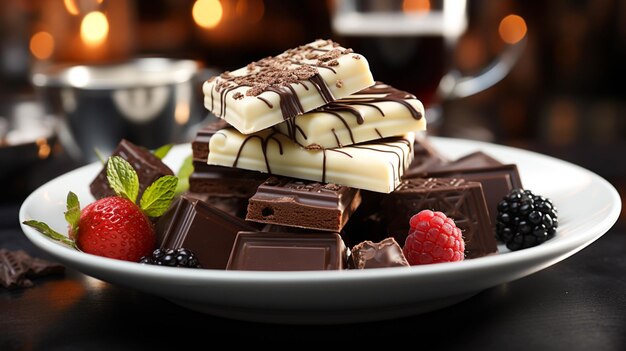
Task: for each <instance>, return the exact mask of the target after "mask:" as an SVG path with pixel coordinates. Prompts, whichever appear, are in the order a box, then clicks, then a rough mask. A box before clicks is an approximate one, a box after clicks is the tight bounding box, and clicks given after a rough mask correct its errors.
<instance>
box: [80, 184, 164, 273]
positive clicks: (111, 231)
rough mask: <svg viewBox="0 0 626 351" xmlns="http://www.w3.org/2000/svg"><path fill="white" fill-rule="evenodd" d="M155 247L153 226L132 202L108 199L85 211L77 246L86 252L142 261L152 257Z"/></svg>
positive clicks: (117, 197) (114, 197) (82, 212)
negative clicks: (144, 258)
mask: <svg viewBox="0 0 626 351" xmlns="http://www.w3.org/2000/svg"><path fill="white" fill-rule="evenodd" d="M155 244H156V236H155V234H154V228H153V226H152V223H151V222H150V220H149V219H148V218H147V217H146V215H144V214H143V212H141V209H140V208H139V207H138V206H137V205H135V204H134V203H133V202H131V201H130V200H128V199H125V198H122V197H119V196H111V197H106V198H104V199H100V200H98V201H96V202H93V203H91V204H89V205H88V206H87V207H85V208H84V209H83V210H82V211H81V214H80V220H79V222H78V232H77V233H76V245H77V246H78V248H79V249H81V250H83V251H84V252H87V253H90V254H94V255H98V256H104V257H110V258H116V259H118V260H125V261H138V260H139V259H140V258H141V257H142V256H145V255H149V254H150V253H151V252H152V250H153V249H154V247H155Z"/></svg>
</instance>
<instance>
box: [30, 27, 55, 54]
mask: <svg viewBox="0 0 626 351" xmlns="http://www.w3.org/2000/svg"><path fill="white" fill-rule="evenodd" d="M29 47H30V52H31V53H32V54H33V56H35V57H36V58H38V59H40V60H46V59H49V58H50V56H52V53H53V52H54V38H53V37H52V35H50V33H48V32H44V31H41V32H37V33H35V34H34V35H33V36H32V37H31V38H30V45H29Z"/></svg>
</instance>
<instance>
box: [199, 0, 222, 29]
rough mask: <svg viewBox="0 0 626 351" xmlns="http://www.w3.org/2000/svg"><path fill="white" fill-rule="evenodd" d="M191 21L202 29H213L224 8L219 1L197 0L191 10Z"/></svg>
mask: <svg viewBox="0 0 626 351" xmlns="http://www.w3.org/2000/svg"><path fill="white" fill-rule="evenodd" d="M191 14H192V16H193V20H194V21H195V22H196V24H197V25H198V26H200V27H202V28H207V29H210V28H215V27H216V26H217V25H218V24H219V23H220V21H221V20H222V16H223V14H224V8H223V7H222V3H220V2H219V0H198V1H196V3H195V4H193V9H192V10H191Z"/></svg>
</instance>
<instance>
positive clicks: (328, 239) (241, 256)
mask: <svg viewBox="0 0 626 351" xmlns="http://www.w3.org/2000/svg"><path fill="white" fill-rule="evenodd" d="M345 255H346V247H345V245H344V243H343V240H341V236H339V234H337V233H316V234H302V233H267V232H240V233H239V234H238V235H237V240H236V241H235V244H234V245H233V250H232V253H231V255H230V259H229V260H228V266H227V267H226V269H228V270H247V271H312V270H338V269H344V268H345V260H346V257H345Z"/></svg>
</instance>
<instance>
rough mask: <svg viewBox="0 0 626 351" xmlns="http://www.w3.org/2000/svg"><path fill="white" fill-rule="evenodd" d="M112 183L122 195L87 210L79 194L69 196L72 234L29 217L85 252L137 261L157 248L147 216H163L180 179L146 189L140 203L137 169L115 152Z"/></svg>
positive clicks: (171, 178) (46, 232)
mask: <svg viewBox="0 0 626 351" xmlns="http://www.w3.org/2000/svg"><path fill="white" fill-rule="evenodd" d="M107 179H108V180H109V185H110V186H111V188H112V189H113V190H114V191H115V193H116V194H117V195H118V196H111V197H107V198H104V199H100V200H97V201H96V202H94V203H92V204H90V205H88V206H87V207H85V208H84V209H83V210H82V211H81V210H80V203H79V201H78V196H76V194H74V193H73V192H71V191H70V193H69V194H68V195H67V211H66V212H65V219H66V220H67V222H68V223H69V224H70V228H69V235H68V237H66V236H64V235H62V234H59V233H57V232H55V231H54V230H53V229H52V228H50V227H49V226H48V225H47V224H45V223H42V222H38V221H35V220H29V221H25V222H24V224H26V225H28V226H31V227H33V228H35V229H37V230H38V231H40V232H41V233H43V234H44V235H46V236H48V237H50V238H52V239H54V240H58V241H60V242H62V243H64V244H66V245H68V246H71V247H73V248H77V249H80V250H82V251H84V252H87V253H90V254H94V255H98V256H104V257H109V258H115V259H119V260H126V261H134V262H137V261H139V259H140V258H141V257H142V256H147V255H150V254H151V253H152V250H154V247H155V245H156V235H155V233H154V227H153V226H152V223H151V222H150V220H149V219H148V216H150V217H159V216H161V215H162V214H163V213H164V212H165V211H166V210H167V208H168V207H169V204H170V202H171V201H172V198H173V197H174V193H175V189H176V186H177V184H178V178H177V177H174V176H169V175H166V176H163V177H161V178H159V179H157V180H156V181H155V182H154V183H152V184H151V185H150V186H148V187H147V188H146V190H145V191H144V192H143V195H142V197H141V200H140V201H139V206H137V204H135V199H136V198H137V194H138V191H139V180H138V177H137V172H135V170H134V169H133V168H132V166H131V165H130V164H129V163H128V162H127V161H126V160H124V159H123V158H121V157H119V156H113V157H111V158H109V161H108V163H107Z"/></svg>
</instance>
